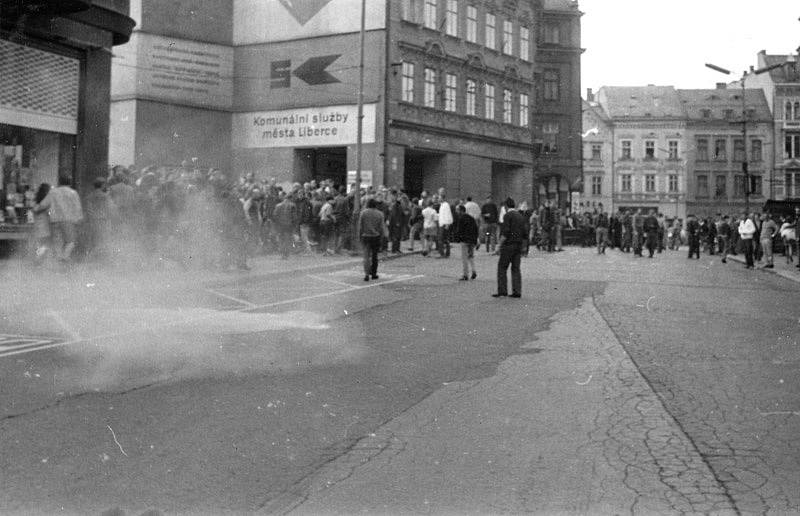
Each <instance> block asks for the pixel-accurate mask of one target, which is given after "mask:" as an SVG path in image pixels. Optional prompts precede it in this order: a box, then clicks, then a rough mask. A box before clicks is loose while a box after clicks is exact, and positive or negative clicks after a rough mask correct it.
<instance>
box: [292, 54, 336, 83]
mask: <svg viewBox="0 0 800 516" xmlns="http://www.w3.org/2000/svg"><path fill="white" fill-rule="evenodd" d="M341 56H342V54H334V55H331V56H319V57H312V58H311V59H309V60H308V61H306V62H305V63H303V64H301V65H300V66H298V67H297V68H296V69H295V71H294V72H292V75H294V76H295V77H297V78H298V79H300V80H301V81H303V82H305V83H307V84H311V85H315V84H333V83H335V82H341V81H340V80H339V79H337V78H336V77H334V76H333V75H331V74H329V73H328V72H326V71H325V69H326V68H327V67H329V66H330V65H331V63H333V62H334V61H336V60H337V59H339V58H340V57H341Z"/></svg>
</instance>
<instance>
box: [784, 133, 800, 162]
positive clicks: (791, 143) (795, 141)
mask: <svg viewBox="0 0 800 516" xmlns="http://www.w3.org/2000/svg"><path fill="white" fill-rule="evenodd" d="M784 143H785V154H784V158H786V159H790V158H800V134H787V135H786V138H785V139H784Z"/></svg>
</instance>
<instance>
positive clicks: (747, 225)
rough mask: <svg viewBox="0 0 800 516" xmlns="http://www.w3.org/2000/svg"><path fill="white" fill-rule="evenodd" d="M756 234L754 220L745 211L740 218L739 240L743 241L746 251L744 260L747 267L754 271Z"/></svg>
mask: <svg viewBox="0 0 800 516" xmlns="http://www.w3.org/2000/svg"><path fill="white" fill-rule="evenodd" d="M755 232H756V225H755V223H753V219H752V218H751V217H750V216H748V214H747V212H745V211H743V212H742V216H741V217H740V218H739V239H740V240H741V241H742V248H743V249H744V259H745V262H746V263H747V264H746V267H747V268H748V269H752V268H753V266H754V262H753V235H754V234H755Z"/></svg>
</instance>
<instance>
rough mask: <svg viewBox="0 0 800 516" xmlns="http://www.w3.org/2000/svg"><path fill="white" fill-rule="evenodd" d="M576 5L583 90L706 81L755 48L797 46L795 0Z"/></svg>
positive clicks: (738, 67) (799, 28)
mask: <svg viewBox="0 0 800 516" xmlns="http://www.w3.org/2000/svg"><path fill="white" fill-rule="evenodd" d="M580 9H581V11H583V12H584V13H585V14H584V16H583V18H582V19H581V29H582V31H581V32H582V34H581V38H582V41H581V45H582V46H583V48H585V49H586V52H584V54H583V56H582V58H581V62H582V86H583V89H582V92H583V93H582V95H584V96H585V92H586V88H593V89H594V90H595V91H597V89H598V88H600V86H645V85H647V84H656V85H659V86H669V85H672V86H675V87H678V88H713V87H714V84H715V83H717V82H725V81H727V80H728V78H727V77H729V78H730V80H736V79H739V78H740V77H741V74H742V71H743V70H745V69H747V68H749V66H751V65H753V66H755V65H756V54H757V53H758V51H759V50H766V51H767V53H769V54H788V53H790V52H792V53H796V49H797V47H798V46H800V21H798V18H800V0H760V1H757V2H752V1H748V0H580ZM708 62H710V63H713V64H716V65H718V66H721V67H723V68H727V69H728V70H731V71H732V72H733V73H732V74H731V75H730V76H725V75H723V74H721V73H719V72H715V71H713V70H709V69H707V68H705V66H704V64H705V63H708Z"/></svg>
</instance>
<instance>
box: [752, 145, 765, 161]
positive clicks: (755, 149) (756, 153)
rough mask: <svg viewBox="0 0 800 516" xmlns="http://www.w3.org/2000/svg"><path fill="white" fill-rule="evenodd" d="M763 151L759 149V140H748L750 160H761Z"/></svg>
mask: <svg viewBox="0 0 800 516" xmlns="http://www.w3.org/2000/svg"><path fill="white" fill-rule="evenodd" d="M762 159H763V152H762V151H761V140H751V141H750V161H761V160H762Z"/></svg>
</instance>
